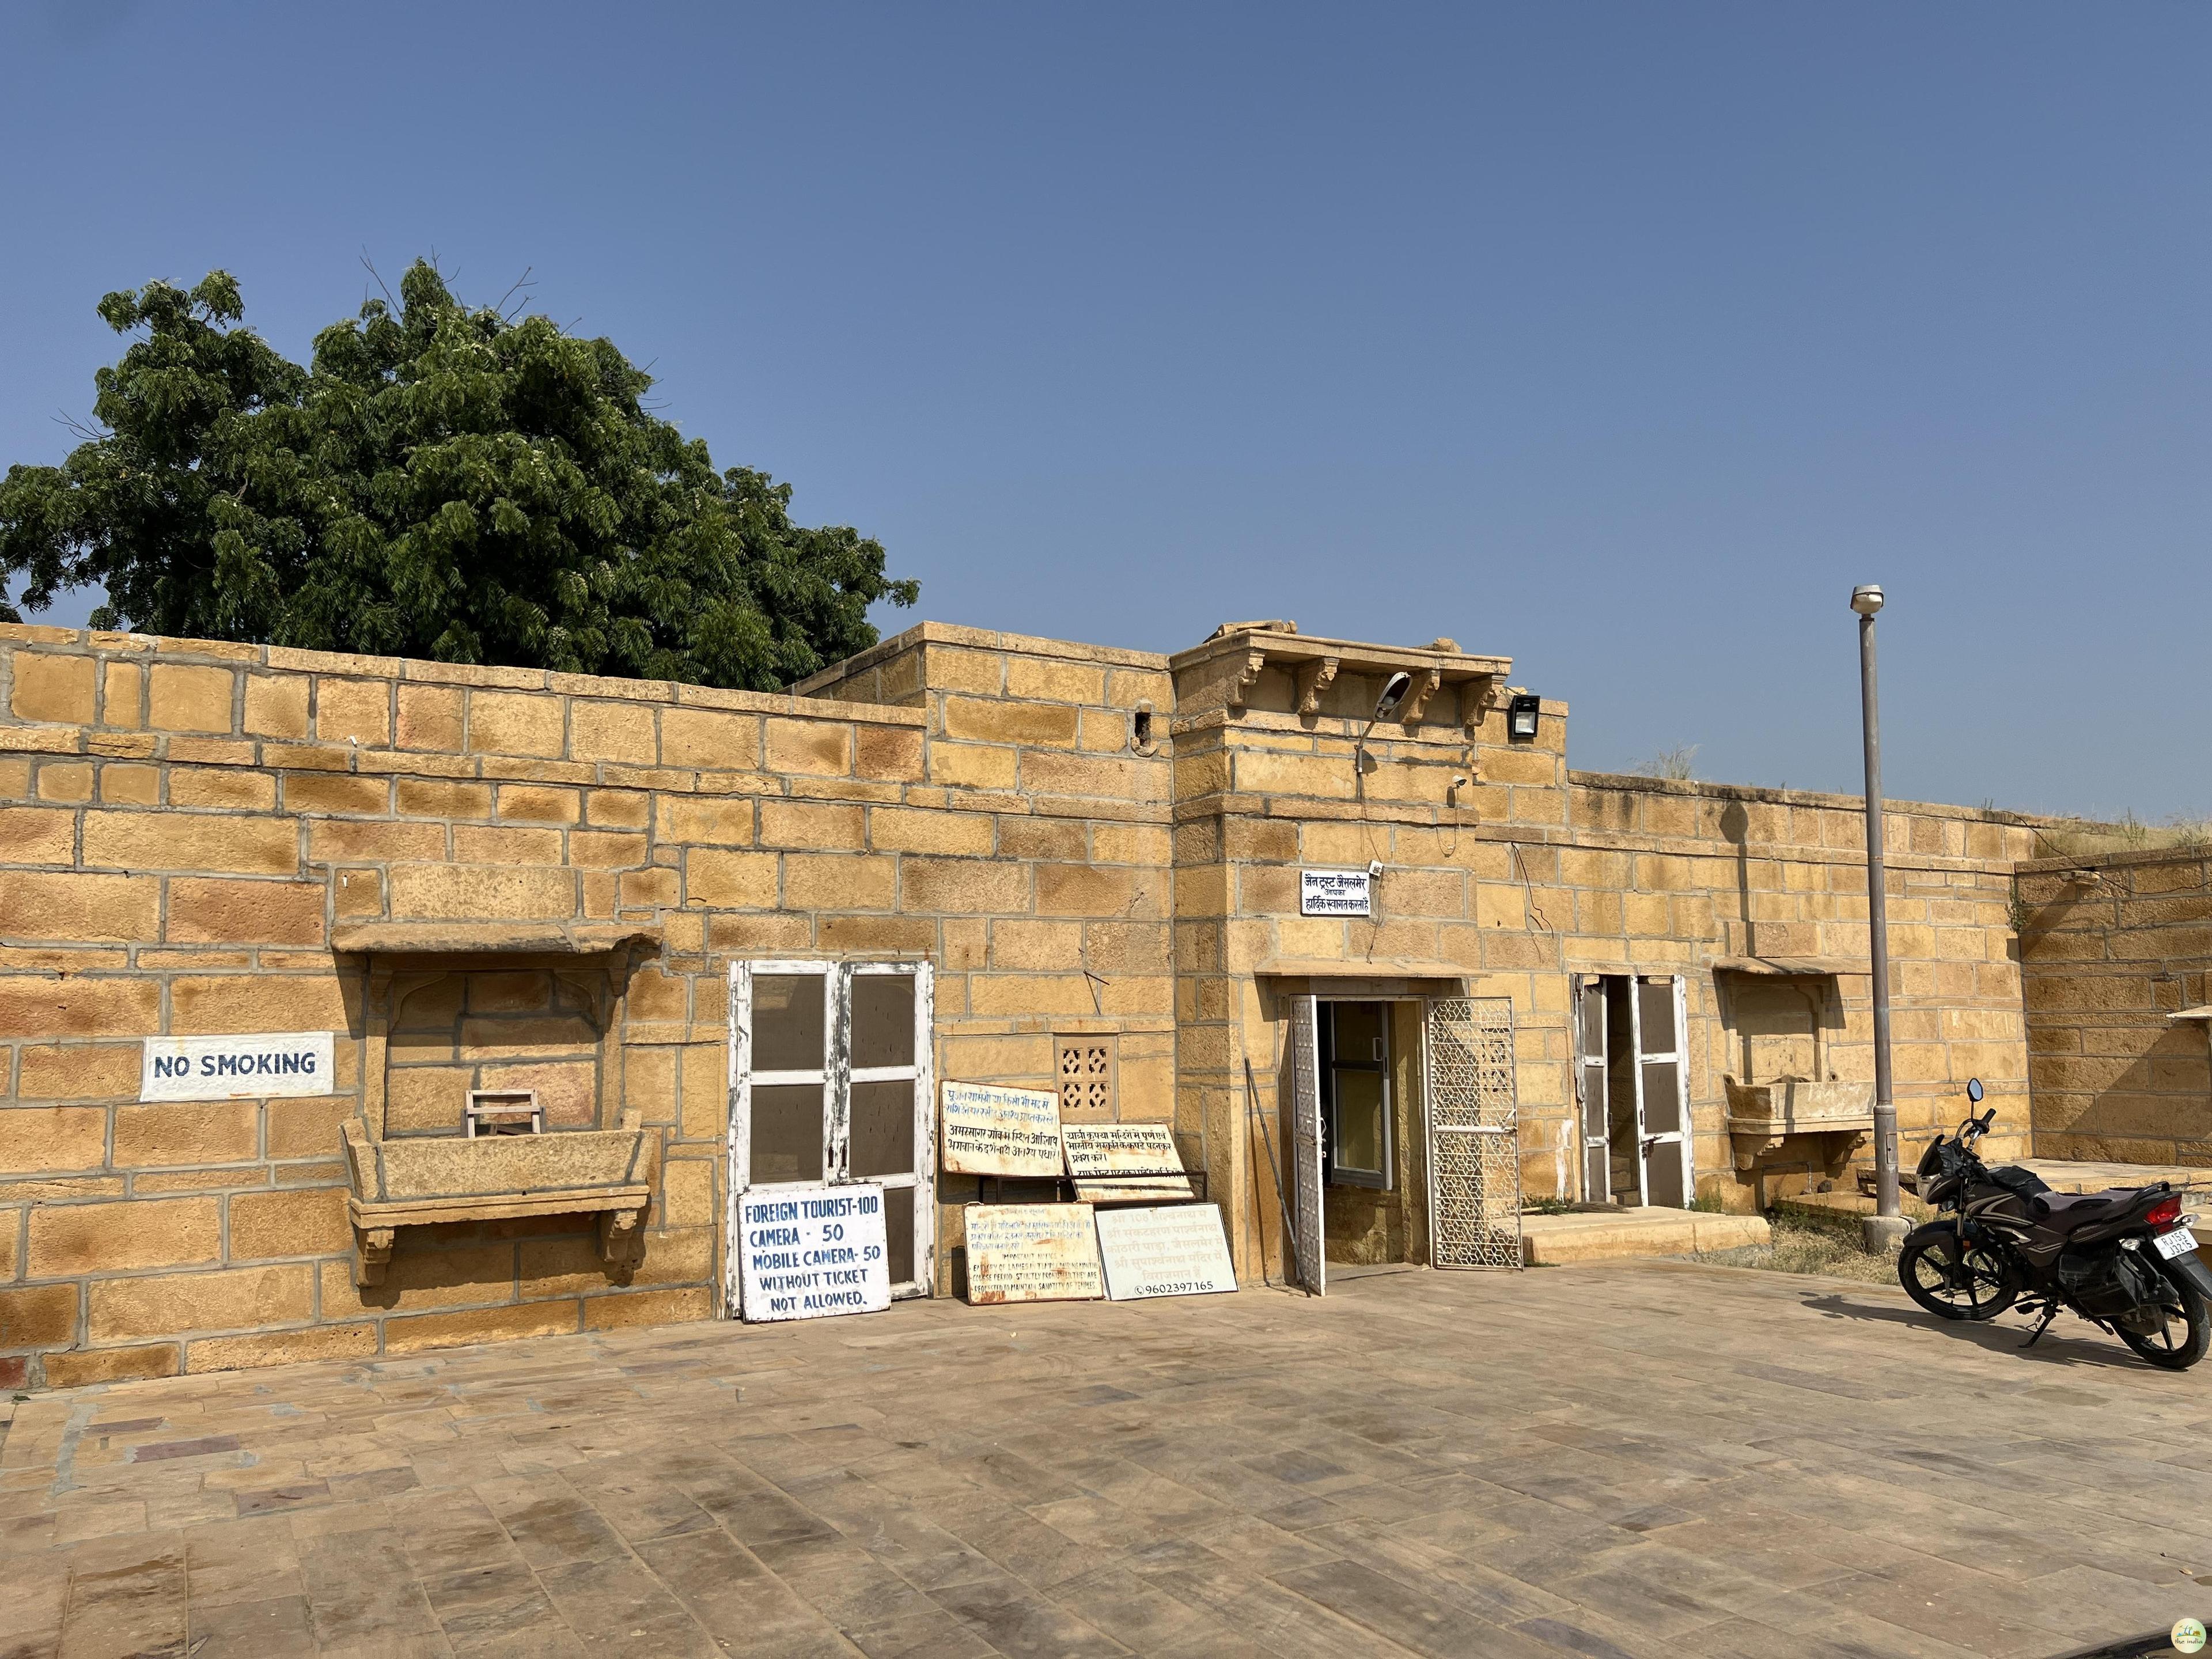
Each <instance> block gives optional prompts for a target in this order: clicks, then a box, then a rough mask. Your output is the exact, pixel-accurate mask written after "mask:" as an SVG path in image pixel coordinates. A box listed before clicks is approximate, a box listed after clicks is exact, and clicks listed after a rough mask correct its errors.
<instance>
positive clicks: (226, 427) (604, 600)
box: [0, 260, 919, 690]
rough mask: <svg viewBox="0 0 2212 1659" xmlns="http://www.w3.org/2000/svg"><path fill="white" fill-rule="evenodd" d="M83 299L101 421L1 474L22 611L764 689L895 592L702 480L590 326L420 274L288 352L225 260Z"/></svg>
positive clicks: (834, 534)
mask: <svg viewBox="0 0 2212 1659" xmlns="http://www.w3.org/2000/svg"><path fill="white" fill-rule="evenodd" d="M244 314H245V307H244V304H243V301H241V299H240V295H239V289H238V284H237V283H235V282H234V281H233V280H232V279H231V277H230V276H228V275H227V274H225V273H224V272H222V271H216V272H214V273H212V274H210V276H208V277H207V279H206V280H205V281H204V282H202V283H199V284H198V285H197V287H195V288H192V289H190V290H185V289H179V288H175V287H172V286H170V285H169V284H167V283H152V284H150V285H149V286H148V287H146V288H144V289H140V290H138V291H137V293H127V292H126V293H118V294H111V295H107V296H106V298H105V299H104V300H102V301H100V315H101V317H103V318H104V319H106V321H107V323H108V325H110V326H111V327H112V328H113V329H115V330H116V331H117V332H118V333H122V334H135V335H137V338H136V339H134V340H133V341H132V343H131V345H130V346H129V347H128V348H127V349H125V352H124V353H123V356H122V358H121V360H120V361H119V362H116V363H115V364H113V365H112V366H111V367H109V368H102V369H101V370H100V372H99V374H98V375H97V377H96V383H97V386H98V397H97V400H96V402H95V403H94V412H95V414H96V415H97V416H98V418H99V420H100V423H101V425H102V426H103V427H104V428H106V430H105V431H103V432H101V433H100V434H99V435H95V436H93V437H91V438H90V439H89V441H87V442H85V443H83V444H82V445H80V446H79V447H77V448H76V450H75V451H74V452H73V453H71V454H70V457H69V459H67V460H65V461H64V462H63V463H62V465H59V466H23V465H17V466H11V467H10V468H9V470H8V475H7V477H6V479H5V481H4V482H0V579H10V580H12V579H15V578H18V577H20V578H21V579H22V582H23V588H22V605H23V608H24V609H26V610H28V611H40V610H43V609H45V608H46V605H49V604H50V603H51V602H52V598H53V596H54V594H55V593H56V592H58V591H59V590H60V589H63V588H66V587H73V586H83V585H86V584H89V583H95V582H96V583H100V584H102V585H104V586H106V590H107V598H108V602H107V604H106V605H105V606H103V607H102V608H101V609H100V611H96V612H95V613H94V617H93V623H94V626H95V627H99V628H125V627H127V628H131V629H137V630H140V631H143V632H147V633H156V634H170V635H185V636H187V637H192V638H201V639H224V640H248V641H267V642H269V643H272V644H278V645H289V646H301V647H307V648H310V649H315V650H330V651H359V652H369V653H386V654H394V655H401V656H416V657H428V658H434V659H440V660H442V661H447V662H469V663H504V664H512V665H526V666H532V667H537V666H544V667H550V668H556V669H562V670H566V671H573V672H583V673H603V674H626V675H642V676H647V677H649V678H657V679H677V680H692V681H698V682H702V683H704V684H709V685H720V686H732V687H740V688H750V689H753V690H773V689H775V688H777V687H781V686H783V685H786V684H789V683H790V682H792V681H793V680H794V679H799V678H803V677H805V675H807V674H810V673H811V672H813V671H815V670H816V669H817V668H820V667H822V666H823V665H825V664H826V663H829V662H834V661H836V660H837V659H840V658H842V657H846V656H849V655H850V654H852V653H854V652H855V651H859V650H862V649H865V648H866V647H868V646H870V645H872V644H873V643H874V642H875V640H876V630H875V629H874V628H872V626H870V624H869V623H868V620H867V611H868V606H869V605H871V604H872V603H873V602H874V601H876V600H878V599H888V600H890V602H891V603H893V604H895V605H911V604H913V603H914V601H915V596H916V594H917V592H918V591H919V589H918V584H916V583H915V582H912V581H901V580H892V579H890V578H889V577H887V576H886V575H885V574H884V550H883V548H882V546H881V545H880V544H878V543H877V542H875V541H873V540H872V539H870V538H866V537H863V536H861V535H860V534H859V533H858V532H855V531H854V530H851V529H849V528H845V527H842V526H836V527H830V526H824V527H821V528H816V529H808V528H805V527H802V526H796V525H794V524H793V523H792V521H791V516H790V511H789V509H790V503H791V486H790V485H789V484H780V483H775V481H774V480H772V479H771V478H770V477H769V476H768V475H767V474H766V473H763V472H756V471H751V470H750V469H749V468H745V467H732V468H731V469H730V470H729V471H725V472H720V473H718V472H717V471H715V470H714V464H713V462H712V461H711V460H710V459H709V458H708V453H707V446H706V444H705V442H704V441H702V440H700V439H696V438H694V439H688V440H687V439H686V438H684V436H683V435H681V434H680V433H679V432H678V430H677V428H675V427H674V426H673V425H672V424H671V423H670V422H667V421H665V420H662V419H660V418H659V416H655V415H654V414H653V413H652V412H651V411H650V410H647V409H646V408H645V407H644V404H643V403H642V401H641V400H642V399H643V398H644V396H645V393H646V391H647V388H648V387H649V386H651V385H652V380H651V377H649V376H648V375H647V374H646V373H645V372H644V371H643V370H641V369H640V368H636V367H635V365H633V364H632V363H631V362H629V360H628V359H626V358H625V357H624V356H623V355H622V353H621V352H620V351H618V350H617V349H615V347H614V345H613V344H612V343H611V342H609V341H607V340H605V339H589V340H587V339H581V338H578V337H574V336H572V335H569V334H567V333H565V332H563V331H562V330H561V329H560V328H559V327H557V326H556V325H555V324H553V323H552V322H551V321H550V320H549V319H546V318H544V317H541V316H527V317H523V318H520V319H509V318H508V317H507V316H505V315H503V314H502V313H501V312H500V311H498V310H497V309H494V308H485V307H473V308H472V307H466V306H464V305H462V304H461V303H460V302H459V301H456V300H455V299H454V297H453V295H452V294H451V293H450V292H449V291H448V289H447V286H446V284H445V282H444V281H443V279H442V278H441V276H439V274H438V272H437V270H435V268H434V267H432V266H431V265H430V264H427V263H425V262H422V261H419V260H418V261H417V262H416V264H414V265H413V266H411V267H410V269H409V270H408V271H407V273H406V275H405V276H404V277H403V278H402V279H401V281H400V286H399V298H398V302H397V303H396V304H392V303H387V302H386V301H384V300H380V299H374V300H371V301H368V303H367V304H365V305H363V306H362V308H361V314H360V316H359V317H358V319H356V320H353V321H350V322H341V323H337V324H335V325H332V326H331V327H330V328H327V329H325V330H324V331H322V332H321V333H320V334H319V335H318V336H316V337H315V342H314V354H313V362H312V363H311V365H310V366H309V367H307V368H301V367H300V366H299V365H298V364H296V363H293V362H288V361H286V360H285V358H284V357H283V356H281V355H280V354H278V353H277V352H276V351H275V350H273V349H270V346H269V345H268V344H267V343H265V342H264V341H263V340H262V339H261V338H260V337H259V336H258V335H257V334H255V333H254V332H253V331H252V330H251V329H249V328H246V327H245V326H244V325H243V323H242V319H243V317H244ZM4 596H5V588H4V586H0V600H4ZM0 619H4V620H8V621H20V620H21V617H20V616H18V615H17V614H16V612H15V611H14V610H12V609H10V608H9V607H8V606H7V605H5V604H4V603H0Z"/></svg>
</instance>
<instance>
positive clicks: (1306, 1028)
mask: <svg viewBox="0 0 2212 1659" xmlns="http://www.w3.org/2000/svg"><path fill="white" fill-rule="evenodd" d="M1284 1139H1285V1140H1286V1141H1288V1143H1289V1147H1288V1150H1289V1152H1290V1155H1291V1175H1290V1186H1291V1192H1292V1193H1293V1194H1295V1197H1294V1199H1293V1200H1292V1203H1291V1211H1292V1220H1291V1228H1292V1231H1294V1232H1295V1233H1296V1234H1297V1237H1296V1239H1295V1240H1294V1241H1293V1243H1292V1245H1291V1254H1292V1255H1294V1256H1295V1257H1296V1258H1297V1261H1296V1262H1295V1266H1296V1267H1297V1279H1298V1283H1299V1284H1301V1285H1304V1286H1305V1288H1306V1290H1307V1291H1309V1292H1310V1293H1311V1294H1312V1295H1315V1296H1321V1295H1323V1294H1324V1293H1326V1291H1328V1262H1327V1261H1325V1260H1324V1258H1325V1256H1326V1255H1327V1254H1328V1250H1327V1247H1326V1244H1325V1242H1324V1240H1323V1238H1322V1212H1321V1201H1322V1200H1321V1182H1322V1124H1321V1037H1320V1018H1319V1015H1318V1012H1317V1009H1316V1004H1315V1001H1314V999H1313V998H1311V997H1293V998H1292V999H1291V1121H1290V1126H1289V1128H1288V1130H1287V1132H1286V1133H1285V1137H1284Z"/></svg>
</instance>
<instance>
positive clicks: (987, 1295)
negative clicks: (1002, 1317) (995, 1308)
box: [965, 1204, 1106, 1306]
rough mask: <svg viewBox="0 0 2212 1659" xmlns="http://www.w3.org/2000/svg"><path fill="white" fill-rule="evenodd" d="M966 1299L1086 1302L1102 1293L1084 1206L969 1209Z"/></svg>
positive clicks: (1088, 1210)
mask: <svg viewBox="0 0 2212 1659" xmlns="http://www.w3.org/2000/svg"><path fill="white" fill-rule="evenodd" d="M965 1214H966V1217H967V1222H968V1300H969V1302H970V1303H972V1304H975V1305H977V1306H981V1305H984V1304H988V1303H994V1302H1085V1301H1092V1300H1095V1299H1096V1298H1097V1297H1102V1296H1103V1295H1105V1294H1106V1285H1105V1281H1104V1280H1103V1279H1101V1278H1100V1276H1099V1272H1098V1235H1097V1232H1096V1231H1094V1230H1093V1229H1092V1227H1091V1206H1089V1205H1088V1204H970V1205H968V1206H966V1208H965Z"/></svg>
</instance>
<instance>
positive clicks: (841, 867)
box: [783, 853, 898, 911]
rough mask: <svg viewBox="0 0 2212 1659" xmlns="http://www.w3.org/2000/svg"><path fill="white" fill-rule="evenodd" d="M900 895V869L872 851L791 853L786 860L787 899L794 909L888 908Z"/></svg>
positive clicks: (785, 900)
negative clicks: (866, 852)
mask: <svg viewBox="0 0 2212 1659" xmlns="http://www.w3.org/2000/svg"><path fill="white" fill-rule="evenodd" d="M897 897H898V869H897V866H896V864H895V863H894V862H893V861H892V860H890V859H888V858H884V857H881V856H877V855H872V854H865V853H861V854H805V853H791V854H786V855H785V858H784V860H783V902H784V904H785V906H786V908H789V909H793V910H801V911H805V910H888V909H890V908H892V906H893V905H894V904H895V903H896V901H897Z"/></svg>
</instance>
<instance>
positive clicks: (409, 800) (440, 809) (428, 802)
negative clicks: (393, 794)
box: [399, 778, 491, 818]
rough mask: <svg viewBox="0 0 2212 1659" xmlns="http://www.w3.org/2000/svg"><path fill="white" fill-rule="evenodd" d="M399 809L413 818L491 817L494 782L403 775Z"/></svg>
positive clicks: (400, 785) (401, 813)
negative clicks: (491, 784) (492, 783)
mask: <svg viewBox="0 0 2212 1659" xmlns="http://www.w3.org/2000/svg"><path fill="white" fill-rule="evenodd" d="M399 812H400V816H401V817H411V818H489V817H491V786H490V785H489V784H488V783H461V782H457V781H453V780H451V779H446V778H402V779H400V780H399Z"/></svg>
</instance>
